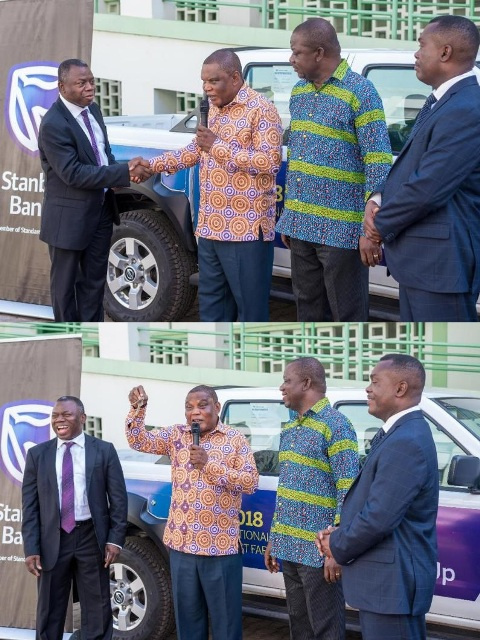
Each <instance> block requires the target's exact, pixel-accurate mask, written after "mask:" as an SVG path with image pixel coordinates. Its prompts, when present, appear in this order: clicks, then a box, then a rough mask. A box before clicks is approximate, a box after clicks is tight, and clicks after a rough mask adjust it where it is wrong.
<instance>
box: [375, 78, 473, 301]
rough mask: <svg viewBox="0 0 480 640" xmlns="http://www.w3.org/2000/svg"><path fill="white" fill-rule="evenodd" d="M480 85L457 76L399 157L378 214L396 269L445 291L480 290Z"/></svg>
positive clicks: (405, 278) (412, 282)
mask: <svg viewBox="0 0 480 640" xmlns="http://www.w3.org/2000/svg"><path fill="white" fill-rule="evenodd" d="M479 141H480V86H479V85H478V81H477V78H476V77H475V76H473V77H468V78H465V79H463V80H460V81H459V82H457V83H456V84H455V85H453V87H451V88H450V89H449V90H448V91H447V92H446V94H445V95H444V96H443V97H442V98H441V99H440V100H439V101H438V102H437V103H436V104H435V106H434V107H433V109H432V110H431V112H430V113H429V115H428V116H427V118H426V120H425V121H424V122H423V123H422V124H421V125H420V127H419V129H418V131H417V132H416V133H415V135H414V136H413V137H411V138H410V139H409V140H408V141H407V143H406V145H405V147H404V148H403V149H402V151H401V153H400V154H399V156H398V158H397V160H396V161H395V162H394V164H393V166H392V169H391V171H390V174H389V176H388V179H387V182H386V185H385V189H384V193H383V196H382V206H381V209H380V211H379V212H378V213H377V216H376V218H375V225H376V227H377V229H378V231H379V232H380V234H381V236H382V238H383V241H384V247H385V259H386V263H387V266H388V268H389V270H390V273H391V274H392V276H393V277H394V278H395V279H396V280H397V281H398V282H399V283H400V284H401V285H403V286H406V287H413V288H416V289H421V290H424V291H430V292H437V293H467V292H469V293H473V294H477V295H478V294H479V293H480V153H479V144H480V143H479Z"/></svg>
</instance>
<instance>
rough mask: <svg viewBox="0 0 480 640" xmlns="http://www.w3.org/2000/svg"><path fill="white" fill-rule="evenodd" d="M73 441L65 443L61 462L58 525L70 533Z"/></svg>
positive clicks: (71, 528)
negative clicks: (60, 496) (60, 501)
mask: <svg viewBox="0 0 480 640" xmlns="http://www.w3.org/2000/svg"><path fill="white" fill-rule="evenodd" d="M74 444H75V443H74V442H66V443H65V453H64V454H63V462H62V507H61V510H60V526H61V527H62V529H63V530H64V531H66V532H67V533H70V532H71V531H73V529H74V528H75V491H74V490H75V486H74V483H73V458H72V452H71V451H70V449H71V448H72V447H73V445H74Z"/></svg>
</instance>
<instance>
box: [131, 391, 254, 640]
mask: <svg viewBox="0 0 480 640" xmlns="http://www.w3.org/2000/svg"><path fill="white" fill-rule="evenodd" d="M128 398H129V401H130V404H131V409H130V412H129V414H128V416H127V420H126V436H127V440H128V444H129V445H130V447H132V449H135V450H137V451H145V452H148V453H157V454H159V455H168V456H170V459H171V464H172V499H171V503H170V511H169V514H168V519H167V524H166V527H165V533H164V536H163V542H164V544H165V545H166V546H167V547H168V548H169V550H170V571H171V576H172V591H173V602H174V607H175V620H176V624H177V637H178V639H179V640H191V639H192V638H196V639H197V640H207V638H208V619H209V617H210V624H211V628H212V635H213V638H220V639H221V640H241V638H242V555H241V552H240V551H241V549H240V531H239V511H240V507H241V503H242V493H254V491H256V489H257V487H258V471H257V468H256V465H255V460H254V457H253V453H252V451H251V449H250V446H249V444H248V442H247V440H246V438H245V436H244V435H242V434H241V433H240V432H239V431H236V430H235V429H232V428H231V427H229V426H226V425H224V424H222V423H221V422H220V421H219V419H218V414H219V411H220V403H219V402H218V398H217V394H216V393H215V390H214V389H212V388H211V387H207V386H204V385H201V386H198V387H194V388H193V389H192V390H191V391H190V392H189V393H188V395H187V398H186V400H185V417H186V424H184V425H183V424H175V425H173V426H170V427H165V428H160V429H154V430H151V431H148V430H147V429H145V407H146V403H147V400H148V398H147V394H146V393H145V390H144V388H143V387H142V386H138V387H134V388H133V389H132V390H131V391H130V393H129V396H128ZM194 422H197V423H198V424H199V426H200V444H199V445H194V444H193V435H192V423H194Z"/></svg>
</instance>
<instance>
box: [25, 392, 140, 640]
mask: <svg viewBox="0 0 480 640" xmlns="http://www.w3.org/2000/svg"><path fill="white" fill-rule="evenodd" d="M85 420H86V416H85V410H84V408H83V404H82V402H81V400H79V399H78V398H75V397H73V396H62V397H61V398H59V399H58V400H57V403H56V404H55V406H54V408H53V411H52V428H53V430H54V431H55V433H56V434H57V437H56V438H54V439H53V440H48V441H47V442H42V443H41V444H38V445H36V446H34V447H32V448H31V449H29V451H28V454H27V460H26V463H25V473H24V476H23V486H22V501H23V512H22V515H23V520H22V535H23V544H24V550H25V564H26V566H27V569H28V571H29V572H30V573H32V574H33V575H34V576H35V577H36V578H37V579H38V602H37V621H36V630H37V632H36V638H37V640H62V637H63V629H64V625H65V617H66V613H67V605H68V599H69V595H70V586H71V582H72V579H73V578H74V579H75V582H76V585H77V589H78V594H79V598H80V607H81V610H82V628H81V633H82V639H83V640H110V639H111V637H112V630H113V624H112V609H111V605H110V579H109V568H108V567H109V566H110V564H112V563H114V562H116V560H117V558H118V556H119V554H120V550H121V548H122V546H123V544H124V542H125V534H126V530H127V492H126V488H125V480H124V478H123V472H122V467H121V466H120V461H119V459H118V456H117V453H116V451H115V449H114V447H113V445H112V444H110V443H109V442H104V441H103V440H99V439H98V438H93V437H92V436H89V435H86V434H85V433H83V425H84V424H85ZM67 450H68V451H69V454H70V455H71V462H72V464H71V473H72V475H73V487H72V489H71V494H70V495H71V496H72V494H73V502H71V503H70V507H71V510H70V523H67V524H66V523H65V519H64V509H65V497H64V492H63V487H64V485H66V484H67V480H66V477H67V476H66V475H64V474H63V464H64V457H65V456H66V455H67ZM70 477H71V476H70ZM68 529H70V531H68Z"/></svg>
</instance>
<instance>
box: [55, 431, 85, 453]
mask: <svg viewBox="0 0 480 640" xmlns="http://www.w3.org/2000/svg"><path fill="white" fill-rule="evenodd" d="M65 442H75V444H78V446H79V447H82V449H83V448H84V447H85V432H83V431H82V433H81V434H80V435H78V436H77V437H76V438H72V439H71V440H60V438H57V449H60V447H61V446H62V445H63V444H65Z"/></svg>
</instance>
